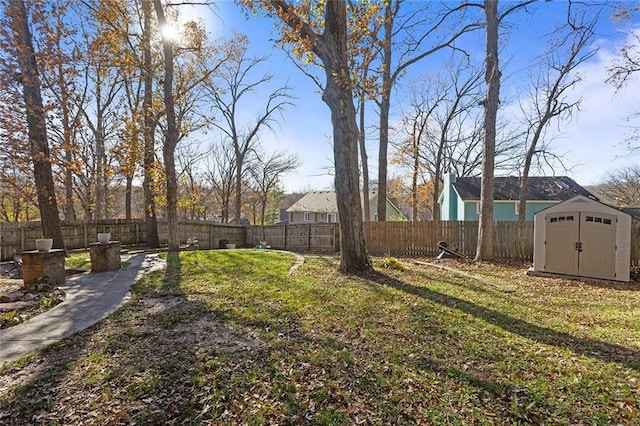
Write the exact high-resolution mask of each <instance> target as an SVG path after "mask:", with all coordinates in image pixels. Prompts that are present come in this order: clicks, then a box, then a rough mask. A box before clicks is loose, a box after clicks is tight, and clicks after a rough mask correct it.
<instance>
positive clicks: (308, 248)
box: [307, 222, 311, 251]
mask: <svg viewBox="0 0 640 426" xmlns="http://www.w3.org/2000/svg"><path fill="white" fill-rule="evenodd" d="M307 251H311V222H309V223H308V224H307Z"/></svg>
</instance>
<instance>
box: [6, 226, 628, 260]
mask: <svg viewBox="0 0 640 426" xmlns="http://www.w3.org/2000/svg"><path fill="white" fill-rule="evenodd" d="M364 230H365V235H366V239H367V250H368V251H369V253H370V254H372V255H376V256H383V255H390V256H401V257H405V256H408V257H411V256H413V257H419V256H425V257H431V256H433V257H435V256H437V255H438V254H439V253H440V249H438V242H440V241H444V242H446V243H447V245H448V247H451V248H455V249H457V251H459V252H461V253H462V254H464V255H465V256H468V257H473V256H474V255H475V251H476V243H477V239H478V222H475V221H467V222H366V223H365V224H364ZM98 232H111V239H112V240H117V241H120V242H121V243H122V244H123V245H124V246H128V245H132V246H133V245H140V244H144V243H145V237H146V235H145V229H144V220H142V219H133V220H122V219H118V220H115V219H114V220H101V221H94V222H63V223H62V233H63V236H64V240H65V247H66V248H67V249H81V248H87V247H88V246H89V244H90V243H93V242H95V241H97V233H98ZM158 233H159V237H160V244H161V245H166V244H167V242H168V231H167V223H166V221H165V220H159V221H158ZM41 234H42V231H41V228H40V222H23V223H13V222H12V223H7V222H3V223H0V237H1V239H0V255H1V258H2V260H10V259H12V258H13V256H14V255H16V254H19V253H20V252H22V251H25V250H33V249H35V243H34V241H35V239H36V238H39V237H40V236H41ZM189 239H197V240H198V247H199V248H200V249H212V248H220V247H224V244H226V243H233V244H236V245H237V247H255V246H256V245H258V244H259V243H260V241H266V242H267V244H268V245H269V246H271V247H272V248H276V249H283V250H290V251H298V252H305V251H306V252H318V253H334V252H337V251H338V250H339V249H340V233H339V227H338V224H336V223H305V224H290V225H271V226H247V227H245V226H240V225H223V224H219V223H216V222H204V221H181V222H180V241H181V242H183V243H185V242H186V241H187V240H189ZM494 244H495V246H494V247H495V252H494V253H495V258H496V259H497V260H502V261H514V262H531V261H532V260H533V222H525V223H523V224H519V223H518V222H496V231H495V238H494ZM631 265H632V266H638V265H640V222H638V221H634V222H633V224H632V227H631Z"/></svg>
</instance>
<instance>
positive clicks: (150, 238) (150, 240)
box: [142, 0, 160, 248]
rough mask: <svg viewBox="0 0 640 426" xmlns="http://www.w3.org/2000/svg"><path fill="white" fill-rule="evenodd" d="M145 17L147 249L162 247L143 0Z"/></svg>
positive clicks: (148, 43) (147, 25)
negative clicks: (157, 212) (159, 232)
mask: <svg viewBox="0 0 640 426" xmlns="http://www.w3.org/2000/svg"><path fill="white" fill-rule="evenodd" d="M142 13H143V15H144V31H143V34H142V44H143V49H144V52H143V55H144V65H143V68H144V69H143V70H142V72H143V73H144V99H143V101H142V114H143V117H144V181H143V183H142V185H143V188H144V212H145V215H144V225H145V233H146V240H147V247H149V248H158V247H160V238H159V237H158V218H157V216H156V202H155V183H154V181H153V167H154V163H155V144H154V136H153V135H154V132H155V129H154V128H155V126H154V123H153V117H152V100H153V99H152V91H153V75H152V73H151V1H150V0H142Z"/></svg>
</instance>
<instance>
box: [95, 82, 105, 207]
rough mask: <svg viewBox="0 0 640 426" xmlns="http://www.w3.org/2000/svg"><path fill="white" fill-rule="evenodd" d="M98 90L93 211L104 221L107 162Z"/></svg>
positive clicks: (98, 92) (98, 91)
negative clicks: (94, 203) (94, 201)
mask: <svg viewBox="0 0 640 426" xmlns="http://www.w3.org/2000/svg"><path fill="white" fill-rule="evenodd" d="M100 90H101V89H98V90H97V94H98V99H97V101H96V104H97V105H98V108H97V117H96V132H95V135H94V137H95V138H96V156H95V161H96V181H95V188H96V189H95V194H96V210H95V218H96V219H105V218H106V214H105V212H106V206H107V204H106V202H105V200H106V196H107V188H106V186H107V183H106V182H107V179H106V176H105V165H106V162H107V159H106V157H107V153H106V148H105V142H104V139H105V138H104V122H103V117H102V112H101V105H100Z"/></svg>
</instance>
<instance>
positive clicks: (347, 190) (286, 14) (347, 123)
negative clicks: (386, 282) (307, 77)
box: [270, 0, 371, 274]
mask: <svg viewBox="0 0 640 426" xmlns="http://www.w3.org/2000/svg"><path fill="white" fill-rule="evenodd" d="M270 4H271V7H272V8H273V9H274V10H275V11H277V12H278V15H279V16H280V18H281V19H283V20H284V21H285V22H286V23H287V25H288V26H289V27H290V28H292V29H295V30H296V31H299V32H300V34H301V35H302V36H303V37H307V38H309V39H310V41H311V44H312V47H311V49H312V50H313V52H314V53H315V54H316V55H318V57H319V58H320V60H321V61H322V63H323V65H324V71H325V75H326V80H327V82H326V86H325V88H324V91H323V94H322V100H323V101H324V102H325V103H326V104H327V106H328V107H329V109H330V110H331V123H332V125H333V156H334V164H335V173H336V174H335V187H336V199H337V204H338V215H339V217H340V219H339V221H340V224H339V226H340V265H339V267H338V269H339V271H340V272H342V273H347V274H349V273H360V272H366V271H370V270H371V262H370V260H369V256H368V254H367V250H366V243H365V239H364V229H363V225H362V206H361V204H360V179H359V173H358V126H357V123H356V110H355V107H354V105H353V91H352V82H351V76H350V73H349V67H348V60H347V59H348V54H349V53H348V44H347V11H346V3H345V1H329V2H327V4H326V6H325V29H324V31H323V32H322V34H318V33H315V32H314V31H313V29H312V28H311V27H310V26H309V25H308V24H306V23H305V22H303V21H302V20H300V18H299V16H297V15H296V14H295V12H294V11H293V10H292V6H291V5H290V4H289V3H287V2H285V1H282V0H270Z"/></svg>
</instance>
